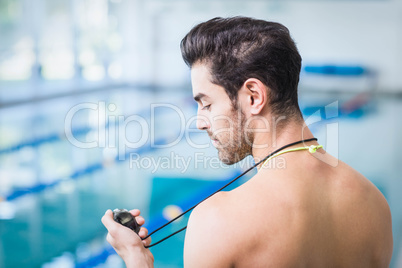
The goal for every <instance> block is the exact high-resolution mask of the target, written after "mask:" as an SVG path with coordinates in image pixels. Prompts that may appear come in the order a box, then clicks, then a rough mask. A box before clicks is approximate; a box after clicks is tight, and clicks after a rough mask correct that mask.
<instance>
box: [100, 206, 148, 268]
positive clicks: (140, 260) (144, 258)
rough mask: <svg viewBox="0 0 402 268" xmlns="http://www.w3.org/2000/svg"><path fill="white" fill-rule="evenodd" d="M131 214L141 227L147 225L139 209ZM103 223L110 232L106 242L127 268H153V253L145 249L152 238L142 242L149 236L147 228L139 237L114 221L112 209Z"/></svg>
mask: <svg viewBox="0 0 402 268" xmlns="http://www.w3.org/2000/svg"><path fill="white" fill-rule="evenodd" d="M130 213H131V215H133V216H134V217H135V220H136V221H137V223H138V224H139V225H140V226H141V225H143V224H144V223H145V220H144V218H143V217H141V216H140V211H139V210H138V209H133V210H131V211H130ZM102 223H103V225H105V227H106V229H107V230H108V231H109V233H108V234H107V237H106V240H107V241H108V242H109V243H110V245H112V247H113V248H114V249H115V250H116V252H117V254H119V256H120V257H121V258H122V259H123V260H124V262H125V263H126V266H127V268H134V267H141V268H142V267H153V263H154V257H153V255H152V253H151V251H150V250H149V249H147V248H145V246H148V245H150V244H151V237H148V238H147V239H145V240H141V238H144V237H146V236H147V235H148V230H147V229H146V228H144V227H141V229H140V232H139V233H138V235H137V234H136V233H135V232H134V231H133V230H131V229H129V228H127V227H125V226H123V225H121V224H119V223H117V222H115V221H114V220H113V212H112V211H111V210H110V209H109V210H107V211H106V213H105V215H104V216H103V217H102Z"/></svg>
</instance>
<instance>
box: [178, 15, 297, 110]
mask: <svg viewBox="0 0 402 268" xmlns="http://www.w3.org/2000/svg"><path fill="white" fill-rule="evenodd" d="M180 48H181V52H182V56H183V59H184V61H185V62H186V64H187V65H188V66H189V67H190V68H191V67H192V66H193V64H195V63H199V62H200V63H205V64H207V65H208V67H209V68H210V72H211V75H212V79H213V81H211V82H212V83H214V84H216V85H219V86H222V87H223V88H224V89H225V91H226V93H227V94H228V96H229V98H230V99H231V101H232V103H233V105H234V106H235V107H237V106H236V104H237V97H238V91H239V89H240V88H241V87H242V85H243V84H244V82H245V81H246V80H247V79H249V78H256V79H259V80H260V81H261V82H262V83H264V84H265V85H266V86H267V87H268V88H269V89H270V90H269V91H268V98H269V104H270V105H271V109H272V112H273V114H275V115H279V116H280V115H285V116H290V117H297V118H300V117H302V114H301V112H300V108H299V105H298V98H297V87H298V83H299V74H300V69H301V57H300V54H299V52H298V50H297V47H296V45H295V43H294V41H293V40H292V38H291V37H290V34H289V30H288V29H287V28H286V27H285V26H283V25H282V24H279V23H275V22H268V21H264V20H258V19H253V18H247V17H232V18H220V17H217V18H213V19H211V20H208V21H206V22H203V23H200V24H198V25H196V26H195V27H194V28H192V29H191V31H190V32H189V33H188V34H187V35H186V36H185V37H184V38H183V40H182V41H181V44H180Z"/></svg>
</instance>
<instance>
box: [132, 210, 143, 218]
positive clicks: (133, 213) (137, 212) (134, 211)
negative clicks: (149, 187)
mask: <svg viewBox="0 0 402 268" xmlns="http://www.w3.org/2000/svg"><path fill="white" fill-rule="evenodd" d="M130 213H131V215H133V216H134V217H137V216H140V213H141V211H140V210H139V209H132V210H130Z"/></svg>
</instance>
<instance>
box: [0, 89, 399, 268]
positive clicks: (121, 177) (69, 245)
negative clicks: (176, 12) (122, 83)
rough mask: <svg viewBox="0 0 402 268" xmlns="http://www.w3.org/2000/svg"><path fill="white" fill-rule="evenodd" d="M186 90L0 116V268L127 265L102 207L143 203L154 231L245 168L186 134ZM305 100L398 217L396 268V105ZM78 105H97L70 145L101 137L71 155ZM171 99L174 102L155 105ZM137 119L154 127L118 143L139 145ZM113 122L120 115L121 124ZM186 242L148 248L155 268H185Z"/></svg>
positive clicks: (326, 135)
mask: <svg viewBox="0 0 402 268" xmlns="http://www.w3.org/2000/svg"><path fill="white" fill-rule="evenodd" d="M189 94H190V91H189V90H188V91H187V92H181V91H179V92H177V93H175V94H172V93H166V92H152V91H151V90H146V89H144V88H140V89H138V88H124V89H118V90H111V91H102V92H96V93H89V94H86V95H80V97H79V98H78V97H64V98H62V99H53V100H48V101H45V102H41V103H36V104H27V105H23V106H21V105H20V106H15V107H9V108H6V109H3V110H2V112H1V114H0V133H1V137H2V139H1V140H0V173H1V176H0V177H1V180H0V196H1V197H3V199H6V200H5V201H3V202H0V216H1V220H0V238H1V239H0V267H41V266H43V267H60V266H62V265H65V267H95V266H99V267H118V266H119V265H122V263H121V261H120V259H119V258H117V257H116V255H115V254H114V253H113V250H111V249H110V246H108V245H107V243H106V242H105V240H104V238H105V235H106V230H105V228H104V227H103V225H102V224H101V222H100V218H101V217H102V215H103V214H104V212H105V210H106V209H108V208H111V209H113V208H116V207H118V208H134V207H136V208H139V209H141V211H142V215H143V216H144V217H145V219H146V220H147V226H148V228H149V229H150V230H153V229H155V228H156V227H157V226H159V225H160V224H162V223H163V222H165V221H166V219H165V218H164V217H163V212H164V211H165V212H166V207H167V206H169V205H176V206H178V207H179V208H180V209H185V208H186V207H190V206H191V205H192V204H194V203H195V202H197V200H199V199H200V198H201V197H202V196H205V195H206V194H207V193H209V192H211V191H212V190H213V189H217V188H218V187H219V185H220V184H222V183H223V182H224V181H225V180H226V179H230V178H233V177H234V176H235V175H236V174H238V172H239V171H240V170H243V169H244V168H245V166H249V165H250V164H251V163H252V161H251V159H250V158H248V159H246V160H245V161H244V162H242V163H240V164H239V165H236V166H234V167H225V166H221V165H220V164H219V163H218V162H216V163H215V160H216V152H215V149H214V148H213V147H212V146H207V145H208V144H209V138H208V136H207V135H206V134H202V133H199V132H197V131H195V130H194V131H188V129H194V128H195V127H194V123H195V122H190V121H191V118H192V117H193V116H194V115H195V112H196V111H195V109H194V106H193V104H192V102H191V100H190V101H189V98H190V99H191V95H189ZM301 96H302V97H301V98H300V102H301V108H302V110H303V112H304V115H305V117H306V118H310V122H312V123H311V126H310V127H311V129H312V131H313V133H314V134H315V135H316V136H317V137H318V138H319V142H320V143H321V144H323V145H324V147H326V148H327V150H328V151H329V152H330V153H332V154H335V155H337V156H338V157H339V159H341V160H343V161H344V162H346V163H348V164H349V165H351V166H352V167H354V168H355V169H357V170H358V171H359V172H361V173H362V174H363V175H365V176H366V177H367V178H369V179H370V180H371V181H372V182H373V183H374V184H375V185H377V187H378V188H379V189H380V190H381V191H382V192H383V193H384V195H385V196H386V198H387V200H388V202H389V204H390V206H391V210H392V215H393V227H394V241H395V242H394V243H395V244H394V255H393V263H392V267H400V266H399V265H400V264H401V263H402V260H401V256H402V255H401V253H400V252H401V243H400V241H401V238H402V233H401V228H400V227H401V226H402V214H401V211H400V204H402V198H401V197H400V194H399V193H400V191H401V190H402V181H401V180H400V178H399V174H401V171H402V170H401V169H402V167H401V165H400V163H401V160H402V155H401V153H400V152H401V149H402V140H401V139H400V137H401V134H402V122H401V120H400V119H399V118H398V115H399V114H401V112H402V105H401V102H402V101H401V99H400V98H387V97H377V98H374V99H373V100H372V101H371V102H369V103H368V104H367V105H364V106H362V107H360V108H358V109H356V110H354V111H352V112H350V113H346V112H344V111H343V110H342V104H343V103H345V101H346V100H348V99H350V96H349V95H344V94H342V95H339V94H332V95H331V94H318V93H303V92H302V94H301ZM83 103H87V104H91V105H92V106H86V107H84V108H85V109H82V110H80V111H78V112H77V113H76V114H74V117H73V119H72V121H71V126H72V128H73V130H74V131H73V134H74V138H76V142H77V143H80V142H81V145H83V144H84V145H88V144H87V143H90V142H91V141H95V140H96V141H98V142H99V143H102V142H103V143H102V144H104V145H105V146H94V147H93V148H77V147H75V146H73V145H72V142H71V140H68V139H66V138H65V136H64V134H63V133H64V128H65V122H66V115H67V114H68V112H69V111H71V108H73V107H76V105H77V104H83ZM166 103H167V104H170V105H171V106H169V105H162V104H166ZM110 104H113V105H114V106H113V105H112V106H109V105H110ZM151 104H154V106H153V107H154V114H155V119H154V122H153V123H151V119H150V118H151V117H152V109H151ZM91 107H92V108H94V109H92V108H91ZM103 107H104V108H103ZM176 108H180V109H179V110H175V109H176ZM102 109H104V111H105V114H102V116H101V119H103V120H100V119H99V118H100V117H99V112H100V111H101V110H102ZM333 109H336V111H337V113H336V114H335V116H332V115H334V113H333ZM49 111H52V112H49ZM317 111H318V113H317ZM133 115H134V116H140V117H141V118H142V119H143V120H144V121H145V122H146V123H147V124H149V126H150V127H151V126H152V127H153V128H154V130H155V131H154V133H155V135H154V136H153V137H151V136H149V137H148V140H147V141H146V142H145V143H144V144H143V145H142V146H140V147H138V148H135V149H133V148H126V146H123V145H120V144H119V143H118V140H119V138H120V139H125V141H126V142H127V144H128V143H130V142H131V144H134V143H136V142H138V141H139V140H140V139H141V137H142V136H141V135H142V134H141V133H142V132H141V131H142V130H143V128H144V127H145V126H144V125H141V122H144V121H141V119H140V118H139V117H131V118H130V116H133ZM119 116H124V117H123V118H122V120H121V121H119ZM182 116H184V118H186V122H190V123H189V124H188V125H187V126H184V127H183V126H182V124H181V123H180V121H181V120H182ZM124 120H125V121H124ZM129 120H132V121H129ZM119 122H120V125H119V124H118V123H119ZM124 122H126V123H127V124H125V125H124ZM122 124H123V128H121V126H122ZM100 129H102V131H100V132H99V130H100ZM122 129H123V130H124V131H123V130H122ZM182 129H183V131H184V132H183V134H182V137H181V138H180V139H178V142H177V143H176V139H177V138H178V137H180V136H181V130H182ZM123 132H124V136H119V134H121V133H123ZM99 133H101V134H102V133H103V134H104V135H103V134H102V135H100V134H99ZM384 137H386V138H385V139H384ZM379 140H381V142H377V141H379ZM152 142H154V143H153V144H152ZM169 143H171V144H170V146H163V145H166V144H169ZM127 144H124V145H127ZM113 145H114V146H113ZM119 145H120V147H119ZM158 145H159V146H158ZM88 146H89V145H88ZM81 147H82V146H81ZM133 147H135V146H133ZM164 147H166V148H164ZM205 147H207V148H205ZM154 160H155V161H154ZM158 161H159V162H158ZM205 163H207V164H205ZM249 178H250V177H247V178H244V180H247V179H249ZM244 180H243V181H240V182H239V183H242V182H244ZM233 187H235V186H233ZM168 208H169V207H168ZM165 214H166V213H165ZM187 219H188V215H186V217H184V218H183V219H182V220H181V221H179V222H178V223H174V224H172V225H170V226H168V227H167V228H165V229H164V230H163V231H161V233H160V234H159V233H158V234H156V235H155V236H153V241H157V240H159V238H162V237H163V236H165V235H167V234H170V233H171V232H173V231H176V230H178V229H180V228H181V227H183V226H184V225H185V224H186V221H187ZM183 243H184V233H181V234H178V235H176V236H174V237H172V238H170V239H169V240H167V241H165V242H164V243H162V244H160V245H157V246H155V247H154V248H152V252H153V253H154V255H155V266H156V267H182V251H183Z"/></svg>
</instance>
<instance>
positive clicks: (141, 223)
mask: <svg viewBox="0 0 402 268" xmlns="http://www.w3.org/2000/svg"><path fill="white" fill-rule="evenodd" d="M135 221H136V222H137V223H138V224H139V225H144V223H145V219H144V218H143V217H142V216H137V217H135Z"/></svg>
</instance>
